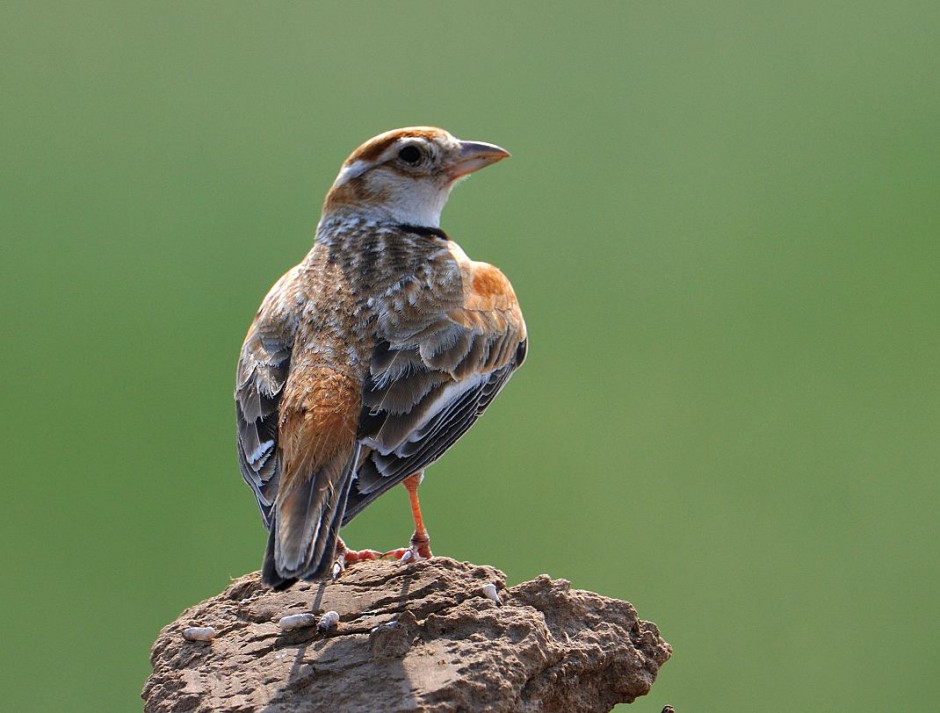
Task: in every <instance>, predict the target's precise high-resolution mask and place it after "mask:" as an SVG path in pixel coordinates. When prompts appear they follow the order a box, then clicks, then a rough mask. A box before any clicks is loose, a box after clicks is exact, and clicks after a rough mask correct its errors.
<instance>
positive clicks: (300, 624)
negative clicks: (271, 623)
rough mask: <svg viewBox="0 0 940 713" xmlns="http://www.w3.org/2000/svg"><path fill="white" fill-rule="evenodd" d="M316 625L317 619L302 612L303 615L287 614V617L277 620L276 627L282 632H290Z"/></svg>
mask: <svg viewBox="0 0 940 713" xmlns="http://www.w3.org/2000/svg"><path fill="white" fill-rule="evenodd" d="M316 623H317V618H316V617H315V616H314V615H313V614H310V613H309V612H304V613H303V614H288V615H287V616H282V617H281V618H280V619H279V620H278V622H277V625H278V626H279V627H280V628H281V629H282V630H284V631H291V630H293V629H303V628H306V627H310V626H315V625H316Z"/></svg>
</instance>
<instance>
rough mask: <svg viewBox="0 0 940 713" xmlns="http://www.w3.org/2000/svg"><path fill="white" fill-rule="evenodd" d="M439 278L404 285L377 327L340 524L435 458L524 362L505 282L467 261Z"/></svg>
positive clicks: (520, 325)
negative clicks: (355, 460)
mask: <svg viewBox="0 0 940 713" xmlns="http://www.w3.org/2000/svg"><path fill="white" fill-rule="evenodd" d="M445 269H449V270H450V271H451V274H449V275H448V274H443V275H441V272H442V271H438V277H440V278H441V279H438V280H432V281H429V282H426V283H424V284H423V285H422V284H412V285H403V286H402V292H403V294H404V297H403V299H402V300H401V302H400V305H401V309H398V310H395V311H393V312H391V313H390V314H388V315H382V316H380V318H379V323H378V331H379V337H380V341H379V343H378V344H377V346H376V348H375V350H374V352H373V355H372V361H371V366H370V371H369V375H368V377H367V379H366V383H365V384H364V387H363V405H362V415H361V418H360V428H359V438H360V442H361V443H362V445H363V446H364V449H363V456H362V458H361V461H360V462H361V466H360V468H359V471H358V477H357V481H356V483H355V484H354V485H353V487H352V489H351V491H350V495H349V500H348V504H347V509H346V514H345V518H344V524H345V522H348V521H349V520H350V519H352V518H353V517H355V515H356V514H358V513H359V512H360V511H361V510H362V509H363V508H364V507H365V506H366V505H368V504H369V503H370V502H371V501H372V500H374V499H375V498H376V497H378V496H379V495H381V494H382V493H383V492H385V491H386V490H388V489H389V488H391V487H393V486H394V485H396V484H397V483H399V482H401V481H402V480H403V479H404V478H406V477H407V476H409V475H411V474H412V473H416V472H418V471H421V470H423V469H424V468H426V467H427V466H429V465H430V464H432V463H433V462H434V461H436V460H437V459H438V458H440V457H441V456H442V455H443V454H444V452H445V451H446V450H447V449H448V448H450V447H451V446H452V445H453V444H454V443H455V442H456V441H457V439H459V438H460V437H461V436H462V435H463V434H464V433H465V432H466V431H467V429H469V428H470V426H472V425H473V423H474V422H475V421H476V419H477V418H478V417H479V416H480V414H481V413H483V411H484V410H485V409H486V407H487V406H489V404H490V402H491V401H492V400H493V398H494V397H495V396H496V394H497V393H499V391H500V389H502V388H503V386H505V384H506V382H507V381H508V380H509V377H510V376H511V374H512V373H513V371H514V370H515V369H516V368H518V367H519V365H520V364H522V361H523V359H524V358H525V352H526V345H527V338H526V329H525V322H524V321H523V318H522V313H521V311H520V309H519V305H518V302H517V301H516V296H515V293H514V292H513V290H512V286H511V285H510V284H509V281H508V280H507V279H506V277H505V276H504V275H503V274H502V273H501V272H500V271H499V270H497V269H496V268H495V267H492V266H491V265H487V264H485V263H477V262H471V261H469V260H467V259H466V258H465V257H464V259H462V260H454V259H453V258H451V259H450V263H449V265H447V266H446V268H445Z"/></svg>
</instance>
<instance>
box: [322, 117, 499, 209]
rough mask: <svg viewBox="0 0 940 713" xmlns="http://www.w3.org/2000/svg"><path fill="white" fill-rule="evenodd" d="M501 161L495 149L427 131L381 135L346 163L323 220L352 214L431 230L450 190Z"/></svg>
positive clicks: (424, 128)
mask: <svg viewBox="0 0 940 713" xmlns="http://www.w3.org/2000/svg"><path fill="white" fill-rule="evenodd" d="M507 156H509V152H508V151H506V150H505V149H501V148H500V147H499V146H494V145H493V144H487V143H483V142H481V141H461V140H459V139H457V138H455V137H453V136H451V135H450V134H449V133H448V132H446V131H444V130H443V129H438V128H435V127H431V126H416V127H410V128H407V129H395V130H394V131H387V132H385V133H384V134H379V135H378V136H376V137H374V138H371V139H369V140H368V141H366V142H365V143H364V144H363V145H362V146H360V147H359V148H358V149H356V150H355V151H353V152H352V155H351V156H350V157H349V158H347V159H346V161H345V162H344V163H343V167H342V169H340V172H339V175H338V176H337V177H336V181H334V182H333V186H332V188H330V191H329V193H327V196H326V201H325V202H324V204H323V215H324V216H327V215H329V214H331V213H334V212H337V211H342V210H354V211H357V212H360V213H364V214H367V215H373V216H375V217H376V218H379V219H388V220H393V221H395V222H398V223H405V224H408V225H418V226H424V227H429V228H436V227H439V226H440V221H441V211H442V210H444V204H445V203H447V198H448V196H449V195H450V190H451V188H453V187H454V184H455V183H456V182H457V181H458V180H460V179H461V178H463V177H464V176H467V175H468V174H470V173H473V172H474V171H477V170H479V169H481V168H483V167H484V166H488V165H490V164H491V163H496V162H497V161H500V160H502V159H504V158H506V157H507Z"/></svg>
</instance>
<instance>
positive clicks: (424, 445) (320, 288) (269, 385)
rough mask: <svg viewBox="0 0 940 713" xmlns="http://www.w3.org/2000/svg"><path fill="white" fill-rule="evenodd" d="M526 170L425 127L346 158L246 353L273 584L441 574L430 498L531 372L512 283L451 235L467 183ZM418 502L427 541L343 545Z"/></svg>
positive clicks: (242, 365) (244, 467) (256, 472)
mask: <svg viewBox="0 0 940 713" xmlns="http://www.w3.org/2000/svg"><path fill="white" fill-rule="evenodd" d="M507 156H509V153H508V152H507V151H506V150H504V149H502V148H500V147H498V146H495V145H493V144H488V143H483V142H478V141H460V140H458V139H456V138H454V137H453V136H452V135H451V134H449V133H448V132H446V131H444V130H443V129H439V128H434V127H412V128H405V129H397V130H395V131H389V132H386V133H383V134H380V135H379V136H376V137H374V138H372V139H370V140H369V141H367V142H366V143H364V144H363V145H362V146H360V147H359V148H358V149H356V150H355V151H354V152H353V153H352V155H351V156H350V157H349V158H348V159H346V161H345V162H344V163H343V165H342V168H341V170H340V172H339V175H338V176H337V178H336V180H335V182H334V183H333V185H332V187H331V188H330V190H329V192H328V193H327V196H326V200H325V201H324V203H323V211H322V215H321V218H320V221H319V223H318V225H317V230H316V239H315V241H314V245H313V249H312V250H311V251H310V252H309V253H308V254H307V256H306V257H305V258H304V259H303V260H302V261H301V262H300V264H299V265H296V266H295V267H293V268H292V269H291V270H289V271H288V272H287V273H286V274H285V275H284V276H283V277H281V279H280V280H278V281H277V283H276V284H275V285H274V287H272V288H271V291H270V292H269V293H268V295H267V296H266V297H265V298H264V301H263V302H262V304H261V307H260V309H259V310H258V313H257V316H256V317H255V320H254V322H253V323H252V325H251V328H250V329H249V330H248V334H247V336H246V337H245V341H244V344H243V345H242V350H241V356H240V358H239V361H238V369H237V376H236V388H235V403H236V418H237V425H238V459H239V464H240V466H241V472H242V475H243V476H244V478H245V480H246V481H247V483H248V485H250V486H251V488H252V490H253V491H254V494H255V496H256V498H257V501H258V507H259V509H260V511H261V517H262V518H263V520H264V524H265V526H266V527H267V528H268V530H269V537H268V544H267V550H266V553H265V556H264V563H263V566H262V577H263V580H264V581H265V583H267V584H268V585H270V586H272V587H274V588H276V589H283V588H286V587H289V586H290V585H292V584H293V583H294V582H296V581H297V580H298V579H306V580H310V579H325V578H328V577H330V576H332V577H334V578H335V577H336V576H338V575H339V574H340V573H341V571H342V570H343V569H344V568H345V567H346V566H347V565H349V564H351V563H354V562H358V561H360V560H365V559H373V558H376V557H382V556H388V557H396V558H399V559H402V560H416V559H423V558H428V557H431V549H430V538H429V536H428V533H427V528H426V527H425V525H424V520H423V518H422V514H421V509H420V504H419V502H418V493H417V491H418V486H419V484H420V483H421V481H422V480H423V478H424V472H425V470H426V469H427V468H428V466H430V465H431V464H432V463H434V462H435V461H437V460H438V459H439V458H440V457H441V456H442V455H444V453H445V452H446V451H447V449H448V448H450V447H451V446H452V445H454V443H455V442H456V441H457V440H458V439H459V438H460V437H461V436H462V435H463V434H464V433H466V432H467V430H468V429H469V428H470V426H472V425H473V423H474V422H475V421H476V420H477V418H478V417H479V416H480V414H482V413H483V411H484V410H485V409H486V408H487V406H489V404H490V402H491V401H492V400H493V399H494V398H495V396H496V394H497V393H499V391H500V390H501V389H502V388H503V387H504V386H505V385H506V382H507V381H508V380H509V377H510V376H511V375H512V373H513V372H514V371H515V370H516V369H517V368H518V367H519V366H520V365H521V364H522V362H523V360H524V359H525V355H526V345H527V336H526V327H525V322H524V320H523V317H522V312H521V310H520V308H519V303H518V301H517V300H516V295H515V292H514V291H513V288H512V286H511V285H510V283H509V280H508V279H507V278H506V277H505V276H504V275H503V273H502V272H500V271H499V270H498V269H497V268H495V267H493V266H492V265H488V264H486V263H483V262H476V261H474V260H471V259H470V258H469V257H467V254H466V253H465V252H464V251H463V250H462V249H461V248H460V246H459V245H457V243H455V242H454V241H453V240H452V239H451V238H450V237H449V236H448V235H447V233H445V232H444V231H443V230H441V228H440V219H441V212H442V210H443V209H444V205H445V203H446V202H447V199H448V196H449V195H450V192H451V189H452V188H453V187H454V185H455V183H457V182H458V181H460V180H461V179H462V178H463V177H465V176H467V175H468V174H470V173H472V172H474V171H477V170H479V169H481V168H484V167H485V166H489V165H490V164H493V163H496V162H497V161H500V160H502V159H504V158H506V157H507ZM399 483H401V484H404V486H405V488H407V491H408V494H409V498H410V503H411V511H412V518H413V520H414V534H413V535H412V538H411V542H410V545H409V546H408V547H407V548H402V549H398V550H393V551H391V552H385V553H382V552H378V551H376V550H359V551H354V550H350V549H348V548H347V547H346V545H345V544H344V543H343V541H342V539H340V537H339V530H340V528H341V527H342V526H343V525H345V524H346V523H348V522H349V521H350V520H351V519H352V518H354V517H355V516H356V515H358V514H359V513H360V512H362V511H363V509H364V508H365V507H366V506H368V505H369V504H370V503H371V502H372V501H374V500H375V499H376V498H377V497H379V496H380V495H382V494H383V493H385V492H386V491H388V490H389V489H391V488H393V487H394V486H396V485H398V484H399Z"/></svg>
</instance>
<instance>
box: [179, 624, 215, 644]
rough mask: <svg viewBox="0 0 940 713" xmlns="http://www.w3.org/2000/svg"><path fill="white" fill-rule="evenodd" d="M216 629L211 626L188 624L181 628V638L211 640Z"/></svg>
mask: <svg viewBox="0 0 940 713" xmlns="http://www.w3.org/2000/svg"><path fill="white" fill-rule="evenodd" d="M215 635H216V631H215V629H213V628H212V627H211V626H188V627H186V628H185V629H183V638H184V639H186V640H187V641H212V640H213V639H214V638H215Z"/></svg>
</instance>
